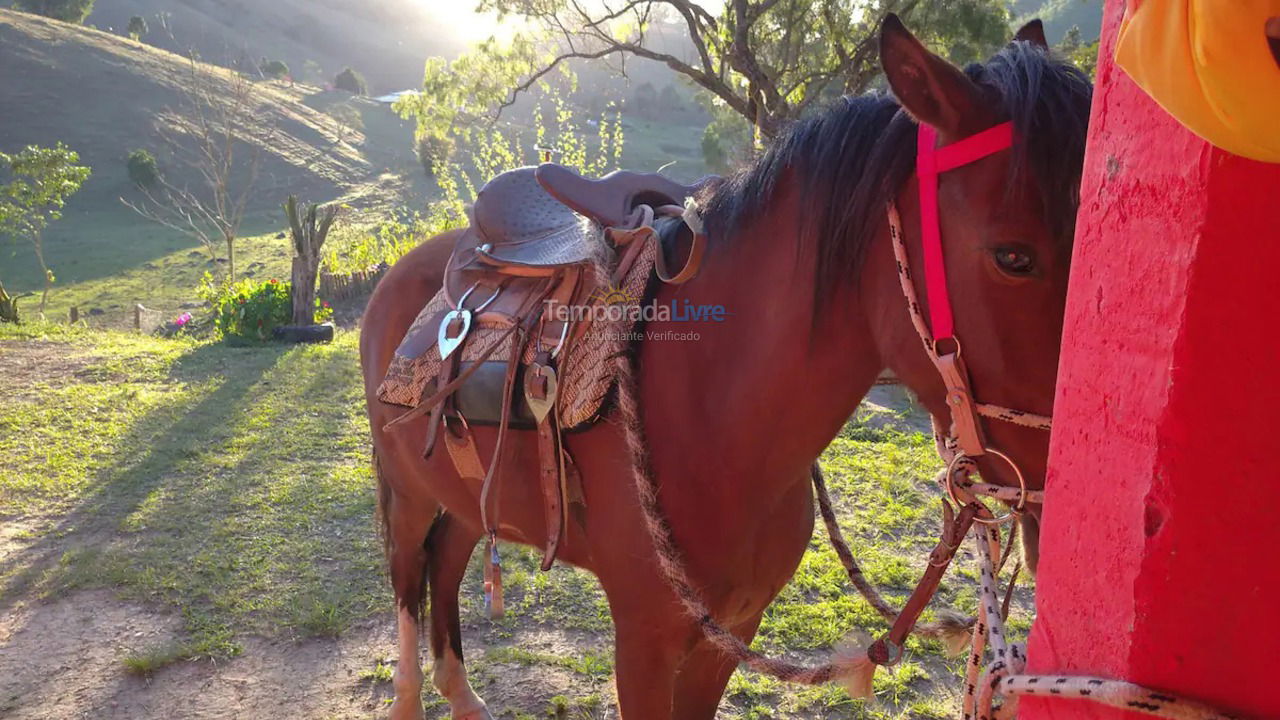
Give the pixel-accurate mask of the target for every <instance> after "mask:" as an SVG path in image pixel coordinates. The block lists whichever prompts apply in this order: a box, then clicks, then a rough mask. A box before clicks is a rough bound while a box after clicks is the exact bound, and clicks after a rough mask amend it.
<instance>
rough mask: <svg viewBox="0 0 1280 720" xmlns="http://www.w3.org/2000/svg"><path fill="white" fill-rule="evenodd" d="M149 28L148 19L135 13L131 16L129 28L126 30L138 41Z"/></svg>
mask: <svg viewBox="0 0 1280 720" xmlns="http://www.w3.org/2000/svg"><path fill="white" fill-rule="evenodd" d="M147 30H149V28H148V27H147V21H146V19H145V18H143V17H141V16H139V15H134V16H133V17H131V18H129V29H128V30H127V31H126V32H128V33H129V37H131V38H133V39H134V40H135V41H137V40H139V39H141V38H142V36H143V35H146V34H147Z"/></svg>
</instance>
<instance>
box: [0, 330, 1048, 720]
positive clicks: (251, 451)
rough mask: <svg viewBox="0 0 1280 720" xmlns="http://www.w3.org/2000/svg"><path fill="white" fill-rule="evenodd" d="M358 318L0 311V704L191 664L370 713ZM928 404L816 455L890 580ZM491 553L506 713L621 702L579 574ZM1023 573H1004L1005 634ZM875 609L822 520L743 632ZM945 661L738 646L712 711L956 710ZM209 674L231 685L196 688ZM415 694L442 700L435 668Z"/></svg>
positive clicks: (885, 403) (172, 713)
mask: <svg viewBox="0 0 1280 720" xmlns="http://www.w3.org/2000/svg"><path fill="white" fill-rule="evenodd" d="M356 340H357V336H356V334H355V333H353V332H341V333H339V335H338V338H337V339H336V340H335V342H334V343H333V344H331V345H324V346H309V347H298V346H292V347H287V346H284V345H278V344H273V345H265V346H260V347H229V346H227V345H224V344H219V343H204V342H198V341H193V340H190V339H184V338H178V339H160V338H151V337H145V336H139V335H136V334H131V333H112V332H90V331H85V330H83V329H67V328H66V327H65V326H40V325H38V324H32V325H27V326H19V327H13V326H9V325H0V356H3V357H5V359H6V362H5V366H6V371H5V372H4V373H3V374H0V716H5V717H10V716H13V717H23V718H40V719H41V720H43V719H44V718H49V719H52V718H66V717H130V718H139V719H143V718H162V717H164V718H168V717H179V716H181V717H188V716H191V714H192V713H191V711H190V708H189V703H191V702H192V695H191V689H192V688H201V691H200V693H199V698H198V707H199V710H200V713H199V714H200V716H201V717H269V716H273V715H275V714H280V713H276V712H271V711H270V710H269V708H272V707H275V706H276V705H277V704H280V703H281V702H282V701H281V699H282V698H284V699H288V700H290V701H291V702H293V703H294V704H293V705H291V706H290V707H289V713H288V714H289V716H290V717H315V718H333V717H369V716H370V711H372V710H375V709H377V708H378V706H379V705H381V704H382V703H383V702H384V701H385V699H386V698H387V697H388V694H389V679H390V670H391V666H392V665H393V661H392V660H391V659H390V658H393V657H394V654H393V642H394V640H393V637H394V634H393V631H392V629H393V622H394V621H393V615H392V612H391V610H392V601H391V597H390V592H389V590H388V587H387V583H386V580H385V576H384V574H383V570H382V559H381V549H380V546H379V543H378V540H377V537H376V534H375V530H374V524H373V513H374V504H375V503H374V497H373V487H372V483H373V480H372V477H371V473H370V468H369V462H368V457H369V440H368V438H369V435H368V425H367V422H366V420H365V418H364V408H363V401H362V397H363V395H362V391H361V385H360V379H359V374H358V364H357V347H356ZM928 427H929V423H928V420H927V416H926V415H925V414H924V412H923V411H922V410H920V409H919V408H917V407H915V406H914V405H912V404H911V402H910V400H908V399H907V398H906V396H905V393H903V392H902V391H901V390H899V389H897V388H877V389H876V390H875V391H873V393H872V396H871V397H870V398H869V401H868V402H865V403H864V404H863V405H862V406H861V407H860V408H859V410H858V412H857V414H856V415H855V416H854V417H853V418H851V419H850V421H849V423H848V424H847V425H846V426H845V428H844V430H843V431H842V432H841V433H840V435H839V437H837V438H836V439H835V440H834V441H833V442H832V444H831V446H830V448H828V450H827V452H826V453H825V454H824V455H823V458H822V462H823V466H824V468H825V470H826V474H827V478H828V482H829V484H830V487H831V490H832V493H833V496H834V497H835V501H836V504H837V506H838V512H839V515H840V518H841V521H842V524H843V526H844V528H845V532H846V533H847V534H848V537H849V539H850V541H851V543H852V546H853V550H854V553H855V554H856V555H857V557H858V559H859V561H860V562H861V563H862V567H863V569H864V571H865V572H866V573H867V575H868V577H869V578H870V579H871V580H872V581H873V582H875V583H877V584H879V585H881V586H882V587H883V589H884V590H885V591H886V593H887V596H888V597H889V598H890V599H891V601H892V602H894V603H898V604H900V603H901V602H902V601H903V600H904V598H905V597H906V595H907V593H908V592H909V590H910V588H911V587H912V585H913V584H914V582H915V580H916V578H917V577H918V575H919V573H920V572H921V571H922V570H923V568H924V566H925V561H926V557H927V555H928V551H929V549H930V548H931V547H932V546H933V544H934V542H935V540H936V533H937V518H938V497H939V490H938V488H937V486H936V485H935V484H934V483H933V481H932V478H933V474H934V472H935V471H936V470H937V469H938V460H937V458H936V456H935V455H934V451H933V443H932V440H931V439H930V438H929V436H928V435H927V429H928ZM504 553H505V554H506V555H505V563H504V565H505V567H504V584H505V585H506V588H507V609H508V611H507V613H508V614H507V616H506V617H505V618H504V619H502V620H501V621H498V622H490V621H488V620H487V619H486V617H485V613H484V607H483V601H482V599H481V595H480V588H481V585H482V580H481V573H480V567H479V555H480V553H477V554H476V556H475V557H473V566H472V568H471V570H470V573H469V575H468V577H467V579H466V581H465V583H464V584H463V588H462V608H463V612H462V622H463V636H464V640H465V642H466V651H467V659H468V670H469V671H470V673H471V678H472V682H473V683H474V684H475V686H476V689H477V690H478V691H479V692H480V693H481V694H482V695H484V696H485V697H486V699H488V701H489V702H490V703H491V707H492V708H493V710H494V711H495V714H496V715H498V716H499V717H503V718H535V717H543V718H545V717H557V718H588V717H589V718H599V717H609V716H612V717H616V710H613V711H608V710H606V708H608V707H610V706H611V705H612V703H613V699H612V697H613V691H612V687H611V681H610V676H611V673H612V671H613V657H612V639H613V638H612V635H613V631H612V626H611V623H610V622H609V617H608V611H607V605H606V603H605V601H604V597H603V595H602V593H601V591H600V589H599V586H598V584H597V583H596V581H595V580H594V578H592V577H591V576H590V575H588V574H587V573H585V572H582V571H578V570H574V569H572V568H568V567H564V566H557V567H555V568H554V569H553V570H552V571H551V572H549V573H540V572H538V571H537V564H538V554H537V553H536V552H535V551H533V550H532V549H523V550H521V549H517V548H516V547H514V546H511V545H508V546H506V547H505V549H504ZM975 588H976V573H975V572H974V565H973V563H972V556H971V553H970V549H969V544H968V543H966V544H965V546H964V547H963V549H962V550H961V554H960V557H959V558H958V559H957V562H956V564H955V565H954V566H953V570H952V571H951V573H949V575H948V577H947V579H946V580H945V581H944V583H943V585H942V589H941V592H940V599H939V600H938V601H937V603H938V605H946V606H951V607H957V608H960V609H963V610H965V611H972V610H973V609H974V607H975V602H976V595H975ZM1029 599H1030V598H1029V594H1028V592H1027V591H1026V590H1020V591H1019V594H1018V602H1017V604H1016V607H1017V610H1016V611H1015V615H1014V617H1013V618H1012V620H1013V623H1012V626H1011V627H1012V628H1013V629H1014V631H1015V632H1016V633H1018V634H1023V633H1025V631H1026V628H1027V626H1028V622H1027V611H1028V609H1029ZM64 607H68V608H69V607H86V608H87V609H88V613H89V614H91V615H94V616H101V617H105V618H110V619H111V622H110V623H100V624H95V623H92V622H85V621H74V622H73V621H70V620H68V619H67V618H65V617H64V616H61V615H60V614H59V613H60V612H62V610H61V608H64ZM884 629H885V628H884V624H883V622H882V621H881V620H880V619H879V617H878V616H877V615H876V614H875V613H874V612H873V611H872V610H871V609H870V608H869V607H868V606H867V604H866V603H865V602H864V601H863V600H862V599H861V598H860V597H858V596H857V595H856V593H855V592H854V591H853V590H852V589H851V588H850V587H849V586H848V581H847V579H846V578H845V577H844V572H843V569H842V568H841V566H840V562H839V560H838V559H837V558H836V556H835V554H834V552H832V550H831V548H830V546H829V545H828V544H827V542H826V538H825V536H824V534H823V532H822V531H821V530H819V531H818V532H817V534H815V537H814V538H813V540H812V542H811V544H810V548H809V551H808V553H807V554H806V555H805V557H804V560H803V561H802V563H801V565H800V568H799V570H798V571H797V574H796V576H795V578H794V579H793V580H792V582H791V583H790V584H789V585H788V586H787V587H786V588H785V589H784V590H783V592H782V594H781V596H780V597H779V598H778V600H777V601H776V602H775V603H774V604H773V606H772V607H771V608H770V610H769V612H768V614H767V615H766V616H765V619H764V622H763V625H762V627H761V633H760V636H759V638H758V639H757V641H756V647H758V648H760V649H762V650H765V651H767V652H770V653H784V654H786V655H788V656H790V657H793V658H803V659H807V660H816V659H817V658H819V657H821V656H823V655H825V654H826V653H827V652H829V650H830V648H831V647H832V646H833V645H835V644H838V643H840V642H841V639H842V638H844V637H845V636H846V635H848V634H850V633H861V634H862V635H864V636H872V637H874V636H875V635H878V634H879V633H880V632H883V630H884ZM53 638H58V639H59V642H58V644H56V645H55V644H54V643H53V642H52V639H53ZM6 646H8V647H13V648H15V650H14V652H13V653H6V651H5V648H6ZM33 646H34V647H38V648H39V651H38V652H36V653H33V655H32V656H31V657H28V656H25V655H22V654H21V652H22V649H23V648H28V647H33ZM86 648H93V652H92V654H91V656H90V657H89V658H88V659H87V660H86V659H85V656H84V653H86ZM300 656H301V657H304V658H310V660H311V661H310V662H309V663H306V664H304V665H302V666H300V665H299V662H300V660H299V658H300ZM183 659H193V660H196V661H197V662H179V661H181V660H183ZM208 660H212V661H214V662H208ZM961 666H962V661H961V660H959V659H949V658H945V657H943V655H942V654H941V649H940V647H939V646H938V644H937V643H935V642H932V641H926V642H922V641H919V640H917V639H912V640H910V641H909V642H908V644H907V650H906V656H905V659H904V661H903V662H902V663H900V664H899V665H897V666H895V667H894V668H892V669H891V670H881V671H880V672H878V673H877V676H876V683H875V684H876V690H877V693H878V695H879V699H878V700H877V701H876V702H874V703H869V702H863V701H860V700H859V701H854V700H850V699H849V697H848V696H847V695H846V694H845V693H844V692H843V691H842V690H840V689H838V688H836V687H833V686H827V687H819V688H805V687H799V686H788V685H784V684H782V683H779V682H777V681H775V680H771V679H769V678H765V677H762V676H759V675H756V674H754V673H748V672H740V673H738V674H737V675H736V676H735V677H734V679H733V681H732V682H731V683H730V686H729V690H728V692H727V694H726V697H725V701H724V703H723V705H722V708H721V713H720V714H719V717H722V718H726V719H735V718H736V719H742V720H746V719H753V720H757V719H760V718H777V719H778V720H784V719H786V720H801V719H803V718H831V719H836V718H841V719H852V718H858V719H868V720H871V719H874V720H898V719H901V720H908V719H910V720H920V719H931V718H946V717H955V714H956V704H955V703H956V700H957V694H958V689H959V687H960V672H961ZM285 670H287V672H285ZM130 671H132V672H135V673H144V672H152V673H153V674H152V675H151V676H150V677H148V678H146V679H145V680H144V679H140V678H131V677H129V672H130ZM244 677H252V678H255V682H253V683H250V684H245V683H244V682H243V681H242V680H236V678H244ZM229 683H234V684H233V685H231V687H234V688H236V689H237V690H238V692H236V693H232V694H230V696H229V697H228V696H227V695H228V694H227V693H221V692H217V691H216V690H217V688H220V687H226V686H228V684H229ZM317 696H318V697H317ZM425 699H426V701H427V703H428V704H429V707H430V710H429V714H428V717H430V718H444V717H447V715H448V713H447V708H445V707H444V706H443V704H442V702H441V701H440V699H439V696H437V695H435V693H434V692H433V691H432V690H431V688H430V685H429V684H428V686H427V688H426V692H425ZM304 701H305V702H304ZM319 701H323V706H318V705H317V704H316V703H317V702H319ZM108 703H110V705H109V706H108ZM609 712H612V713H613V714H612V715H609V714H608V713H609Z"/></svg>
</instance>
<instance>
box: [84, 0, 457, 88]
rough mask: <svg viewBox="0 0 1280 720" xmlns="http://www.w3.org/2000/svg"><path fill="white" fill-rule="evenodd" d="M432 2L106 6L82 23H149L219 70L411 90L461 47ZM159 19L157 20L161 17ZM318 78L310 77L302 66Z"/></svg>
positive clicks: (171, 44)
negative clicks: (346, 70) (286, 72)
mask: <svg viewBox="0 0 1280 720" xmlns="http://www.w3.org/2000/svg"><path fill="white" fill-rule="evenodd" d="M431 5H432V2H422V1H421V0H361V2H350V1H349V0H272V2H257V1H256V0H108V1H103V2H99V3H98V4H97V5H96V6H95V7H94V10H93V14H91V15H90V16H89V18H88V20H87V22H88V23H90V24H92V25H95V26H97V27H99V28H103V29H107V28H111V29H113V30H114V32H116V33H120V34H123V32H124V28H125V27H126V26H127V25H128V22H129V18H130V17H132V16H134V15H138V16H141V17H143V18H145V19H146V20H147V24H148V25H149V26H150V28H151V32H149V33H148V34H147V36H146V37H145V40H146V41H147V42H148V43H152V44H155V45H158V46H159V47H163V48H166V49H168V50H173V51H176V52H178V53H179V54H185V53H187V52H188V51H189V50H193V49H194V50H196V51H197V52H199V53H200V56H201V57H203V58H205V59H206V60H208V61H209V62H214V63H218V64H231V63H236V62H240V61H242V60H243V61H245V62H247V63H249V64H251V65H256V64H257V63H258V61H259V60H261V59H262V58H264V57H266V58H270V59H273V60H283V61H284V62H285V63H286V64H288V65H289V68H290V69H291V70H292V71H293V73H294V75H295V76H296V77H298V78H299V79H301V80H306V81H307V82H310V83H313V84H323V81H326V80H331V79H332V78H333V76H334V75H336V74H337V73H338V72H339V71H340V70H342V68H343V67H345V66H348V65H349V66H351V67H354V68H355V69H357V70H359V71H360V72H361V73H363V74H364V75H365V77H366V78H367V79H368V80H369V82H370V83H371V84H372V86H373V87H372V89H373V90H374V91H375V92H389V91H392V90H402V89H404V88H408V87H414V86H416V85H417V84H418V82H419V81H420V80H421V79H422V64H423V61H425V60H426V58H427V57H428V56H431V55H445V56H449V55H453V54H455V53H457V52H458V51H460V50H461V49H462V47H461V45H460V44H459V43H458V42H457V41H455V40H453V39H451V38H450V37H449V36H448V35H447V34H444V33H441V32H439V21H438V19H437V18H436V16H435V14H433V13H432V12H431ZM162 16H163V17H162ZM308 61H310V62H311V63H315V64H317V65H319V67H320V69H321V71H322V72H321V73H320V74H319V76H317V75H316V74H315V73H311V72H308V70H307V62H308Z"/></svg>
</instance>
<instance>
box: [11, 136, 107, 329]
mask: <svg viewBox="0 0 1280 720" xmlns="http://www.w3.org/2000/svg"><path fill="white" fill-rule="evenodd" d="M79 162H80V156H79V155H78V154H76V152H75V151H74V150H70V149H68V148H67V147H66V146H65V145H63V144H62V143H58V145H57V147H52V148H46V147H39V146H37V145H29V146H27V147H25V148H23V149H22V150H21V151H19V152H18V153H16V154H13V155H9V154H6V153H2V152H0V171H3V173H4V175H5V179H6V182H4V183H3V184H0V235H9V236H11V237H15V238H26V239H27V240H28V241H29V242H30V243H31V247H32V248H33V249H34V250H35V253H36V260H38V261H39V262H40V269H41V271H43V273H44V291H43V292H42V293H41V295H40V310H39V312H40V313H42V314H43V313H44V308H45V304H46V303H48V301H49V288H50V287H51V286H52V285H53V281H54V276H53V271H52V270H50V269H49V265H48V264H47V263H46V262H45V258H44V229H45V227H47V226H48V225H49V223H51V222H53V221H55V220H57V219H59V218H61V217H62V208H63V206H64V205H66V202H67V198H69V197H71V196H72V195H74V194H75V193H76V191H78V190H79V189H80V186H81V185H83V184H84V181H85V180H87V179H88V178H89V175H90V173H91V172H92V171H91V170H90V169H89V168H88V167H85V166H83V165H78V164H77V163H79ZM13 313H14V317H15V319H16V317H17V307H16V305H14V306H13Z"/></svg>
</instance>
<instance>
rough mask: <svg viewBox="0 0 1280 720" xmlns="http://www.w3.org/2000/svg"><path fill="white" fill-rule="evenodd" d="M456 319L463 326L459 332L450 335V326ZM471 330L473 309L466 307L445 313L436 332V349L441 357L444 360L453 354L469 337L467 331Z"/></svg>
mask: <svg viewBox="0 0 1280 720" xmlns="http://www.w3.org/2000/svg"><path fill="white" fill-rule="evenodd" d="M454 320H460V321H461V322H462V327H461V328H460V329H459V330H458V334H457V335H454V336H452V337H450V335H449V326H450V325H453V321H454ZM470 331H471V311H470V310H466V309H460V310H450V311H449V312H447V313H445V316H444V319H443V320H441V321H440V329H439V330H438V331H437V332H436V349H437V350H439V351H440V359H441V360H444V359H446V358H448V357H449V356H450V355H452V354H453V351H454V350H457V349H458V346H459V345H461V344H462V341H463V340H465V339H467V333H468V332H470Z"/></svg>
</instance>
